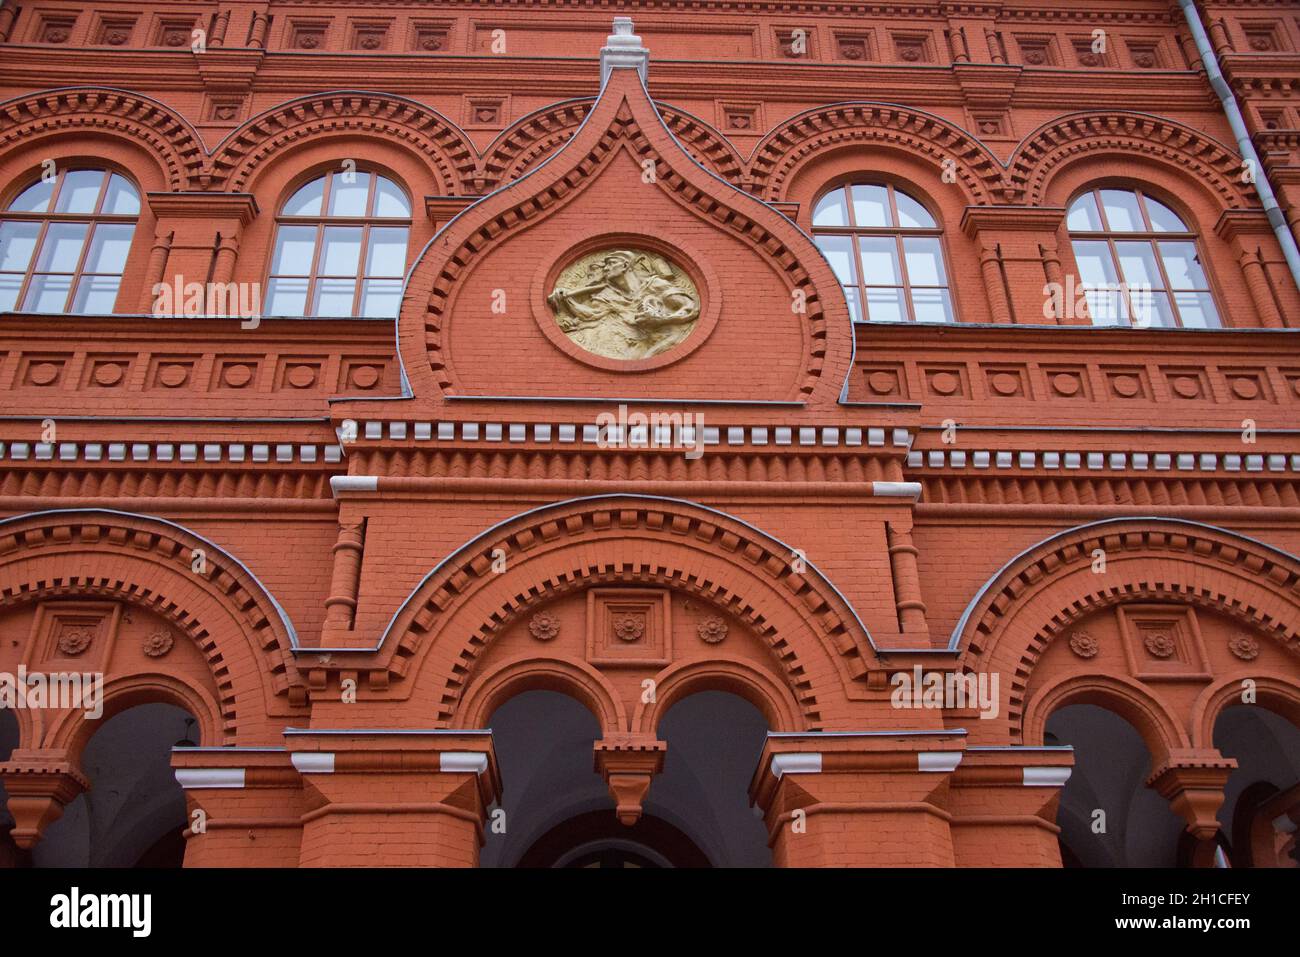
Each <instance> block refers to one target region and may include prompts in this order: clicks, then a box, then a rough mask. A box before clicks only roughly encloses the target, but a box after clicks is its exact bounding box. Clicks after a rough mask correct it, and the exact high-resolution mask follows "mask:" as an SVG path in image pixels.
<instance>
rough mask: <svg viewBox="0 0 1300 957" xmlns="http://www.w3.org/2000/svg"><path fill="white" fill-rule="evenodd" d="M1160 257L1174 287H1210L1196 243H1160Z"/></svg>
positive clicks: (1170, 283)
mask: <svg viewBox="0 0 1300 957" xmlns="http://www.w3.org/2000/svg"><path fill="white" fill-rule="evenodd" d="M1160 258H1161V259H1163V260H1164V261H1165V272H1166V273H1168V274H1169V285H1170V286H1172V287H1173V288H1174V289H1208V288H1210V286H1209V283H1207V282H1206V281H1205V273H1204V272H1203V271H1202V270H1201V264H1200V262H1199V261H1198V260H1197V257H1196V243H1160Z"/></svg>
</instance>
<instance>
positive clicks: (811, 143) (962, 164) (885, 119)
mask: <svg viewBox="0 0 1300 957" xmlns="http://www.w3.org/2000/svg"><path fill="white" fill-rule="evenodd" d="M849 145H866V146H871V145H883V146H891V147H894V148H897V149H903V150H906V151H907V152H908V153H909V154H910V155H913V156H918V157H922V158H924V159H925V160H927V161H928V162H929V163H930V164H931V165H932V166H933V167H934V170H935V176H936V178H938V177H939V176H940V175H941V174H942V172H943V171H944V169H945V162H944V161H945V160H952V161H953V165H952V166H951V167H948V168H950V169H952V171H953V173H954V174H955V175H956V176H957V182H959V183H961V185H962V187H963V189H964V190H965V191H966V194H967V196H968V197H969V201H970V203H971V204H973V205H986V204H989V203H991V202H993V194H994V191H995V190H996V189H997V188H998V186H999V185H1000V183H1001V180H1002V173H1003V166H1002V164H1001V163H1000V162H999V161H998V159H997V157H996V156H994V155H993V153H991V152H990V151H989V150H988V148H987V147H986V146H984V144H983V143H981V142H980V141H979V140H978V139H976V138H975V137H974V136H972V135H971V134H969V133H967V132H966V131H965V130H963V129H962V128H961V127H960V126H957V125H956V124H955V123H951V122H949V121H948V120H945V119H943V118H942V117H939V116H935V115H934V114H933V113H927V112H925V111H924V110H916V109H911V108H909V107H905V106H900V105H898V104H897V103H879V102H874V101H869V100H853V101H847V102H843V103H833V104H831V105H830V106H824V107H819V108H817V109H813V110H807V111H805V112H803V113H800V114H798V115H796V116H792V117H790V118H789V119H788V120H786V121H785V122H783V123H781V124H780V125H779V126H777V127H776V128H775V129H773V130H772V131H771V132H770V133H768V134H767V135H766V136H764V137H763V139H762V140H760V141H759V143H758V145H757V146H755V147H754V152H753V155H752V157H751V158H750V161H749V164H748V173H749V178H750V180H751V182H752V188H753V190H754V192H755V194H756V195H758V196H761V197H762V198H763V199H765V200H767V201H768V202H775V201H778V200H781V199H784V198H785V195H786V190H787V189H788V187H789V184H790V180H791V179H792V177H793V174H794V171H795V170H796V169H798V168H799V167H800V166H802V165H803V163H805V162H806V161H807V160H809V159H811V158H812V157H814V156H816V155H817V154H820V153H824V152H825V151H827V150H830V149H835V148H838V147H842V146H849Z"/></svg>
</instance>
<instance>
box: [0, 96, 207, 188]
mask: <svg viewBox="0 0 1300 957" xmlns="http://www.w3.org/2000/svg"><path fill="white" fill-rule="evenodd" d="M63 132H72V133H75V132H86V133H95V134H101V135H108V136H115V137H120V138H123V139H126V140H129V141H131V142H133V143H135V144H136V145H137V146H139V147H141V148H142V149H143V151H144V152H146V153H148V154H149V155H150V156H151V157H153V158H154V159H155V160H156V161H157V162H158V163H159V166H160V168H161V171H162V174H163V178H164V179H165V181H166V183H167V188H168V189H169V190H173V191H176V192H182V191H185V190H189V189H195V188H197V187H198V182H199V179H200V176H201V173H202V169H203V164H204V160H205V159H206V157H207V149H206V147H205V146H204V144H203V138H202V137H201V136H200V135H199V133H198V131H197V130H195V129H194V127H192V126H190V124H189V123H188V122H187V121H186V120H185V119H184V118H183V117H182V116H181V115H180V114H179V113H177V112H176V111H174V110H173V109H172V108H171V107H169V106H167V105H166V104H164V103H161V102H159V101H158V100H155V99H153V98H151V97H148V96H142V95H140V94H138V93H131V92H129V91H127V90H118V89H114V88H112V87H92V86H72V87H60V88H57V89H50V90H41V91H40V92H38V93H28V94H24V95H22V96H16V97H13V98H12V99H9V100H5V101H4V102H3V103H0V153H4V152H7V151H8V150H9V149H11V148H12V147H13V146H16V145H18V144H19V143H24V142H28V141H30V140H32V139H33V138H35V137H39V136H43V135H54V134H59V133H63Z"/></svg>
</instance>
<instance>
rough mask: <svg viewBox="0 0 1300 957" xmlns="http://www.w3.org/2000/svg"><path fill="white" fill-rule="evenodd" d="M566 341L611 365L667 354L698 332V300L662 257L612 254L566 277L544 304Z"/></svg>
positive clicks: (585, 262) (583, 263)
mask: <svg viewBox="0 0 1300 957" xmlns="http://www.w3.org/2000/svg"><path fill="white" fill-rule="evenodd" d="M546 301H547V302H548V303H549V304H550V306H551V308H552V309H554V310H555V320H556V322H557V323H559V326H560V329H561V330H563V332H564V333H565V335H567V336H568V337H569V338H570V339H572V340H573V341H574V342H576V343H577V344H578V345H580V346H582V348H584V349H586V350H587V351H588V352H593V353H595V354H596V355H598V356H605V357H606V358H609V359H645V358H648V357H650V356H655V355H658V354H659V353H661V352H666V351H667V350H669V349H671V348H672V347H673V346H675V345H677V344H678V343H679V342H681V341H682V340H683V339H685V338H686V337H687V336H688V335H690V333H691V330H692V329H694V328H695V323H696V322H697V321H698V320H699V318H700V297H699V294H698V292H697V291H696V289H695V284H694V283H693V282H691V280H690V277H689V276H687V275H686V274H685V273H684V272H682V271H681V270H680V269H678V268H677V267H676V266H675V265H673V264H672V263H671V262H669V261H668V260H667V259H665V258H664V257H663V256H660V255H659V254H658V253H653V252H647V251H645V250H641V249H611V250H603V251H601V252H597V253H592V254H590V255H588V256H584V257H583V258H582V259H579V260H578V261H577V262H576V263H574V264H573V265H572V266H570V267H569V268H568V269H566V270H565V271H564V272H562V273H561V274H560V276H559V278H558V279H557V280H556V283H555V290H554V291H553V292H552V293H551V294H550V295H549V296H547V298H546Z"/></svg>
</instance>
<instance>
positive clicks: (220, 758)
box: [172, 748, 307, 867]
mask: <svg viewBox="0 0 1300 957" xmlns="http://www.w3.org/2000/svg"><path fill="white" fill-rule="evenodd" d="M172 767H173V768H175V770H176V780H177V781H179V782H180V785H181V787H182V788H184V789H185V805H186V815H187V817H186V824H187V826H186V831H185V842H186V843H185V866H186V867H296V866H297V865H298V858H299V853H300V848H301V844H302V815H303V814H304V813H305V812H306V810H307V807H306V802H305V800H304V796H303V788H302V776H301V775H300V774H299V773H298V772H297V770H295V769H294V767H293V764H292V763H291V762H290V760H289V753H288V752H287V751H285V750H284V749H283V748H173V749H172Z"/></svg>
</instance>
